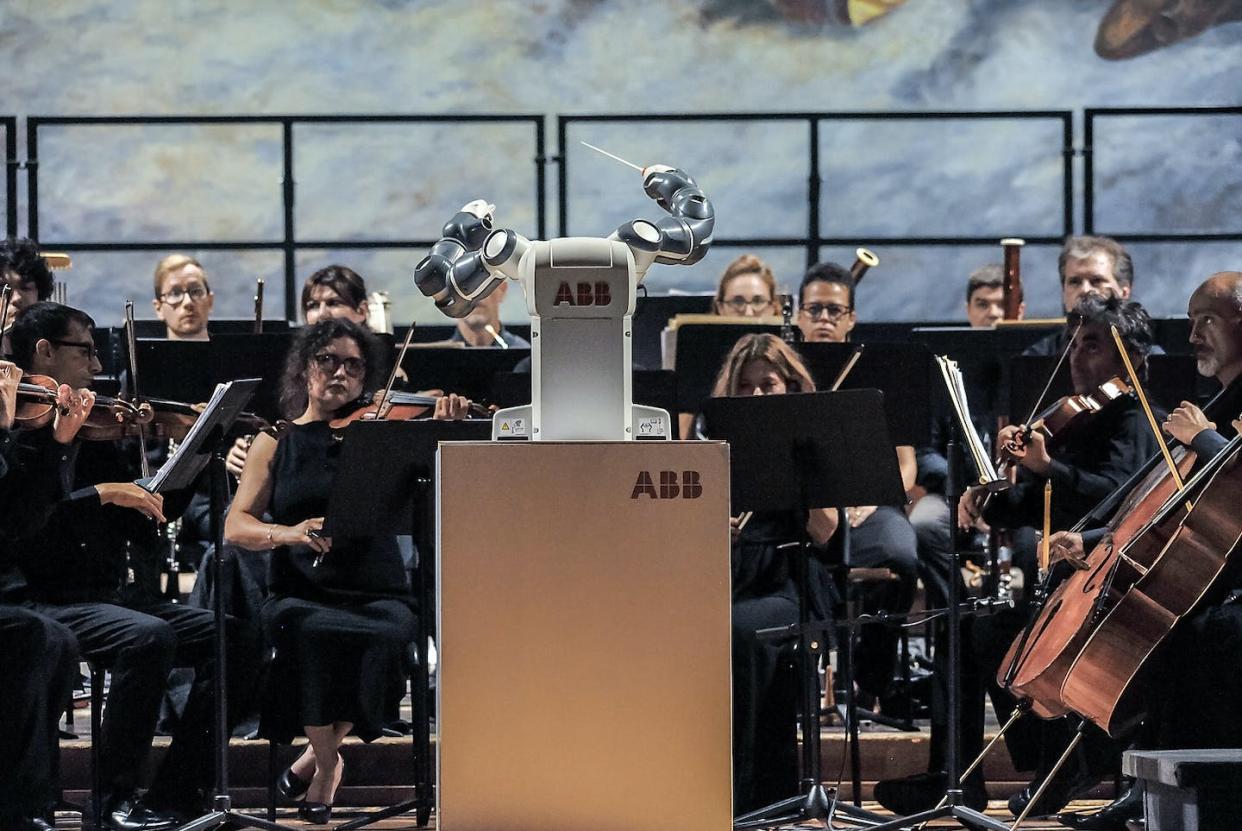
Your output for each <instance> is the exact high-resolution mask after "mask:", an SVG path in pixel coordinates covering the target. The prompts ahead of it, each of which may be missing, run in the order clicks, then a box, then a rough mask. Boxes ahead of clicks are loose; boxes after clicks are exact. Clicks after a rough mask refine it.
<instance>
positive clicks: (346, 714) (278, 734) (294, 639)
mask: <svg viewBox="0 0 1242 831" xmlns="http://www.w3.org/2000/svg"><path fill="white" fill-rule="evenodd" d="M384 364H385V362H384V358H383V351H382V347H381V345H380V342H379V341H378V339H376V338H375V336H374V335H372V334H371V333H370V332H369V331H368V330H366V329H364V328H362V327H361V326H359V325H357V324H355V323H353V322H351V321H348V320H343V319H334V318H328V319H325V320H322V321H320V322H319V323H317V324H315V325H313V326H307V327H305V328H304V329H302V330H301V331H300V332H299V334H298V336H297V338H296V339H295V340H294V342H293V345H292V346H291V347H290V351H289V356H288V358H287V360H286V367H285V373H284V378H283V380H282V389H281V406H282V409H283V410H284V412H285V413H286V414H288V415H290V416H292V417H293V424H292V426H291V428H290V429H289V430H288V431H287V432H286V433H285V434H284V435H282V436H281V437H280V439H279V440H277V439H274V438H272V437H271V436H268V435H260V436H258V437H257V438H256V439H255V441H254V445H253V446H252V447H251V450H250V456H249V459H248V461H247V464H246V468H245V471H244V472H243V474H242V478H241V483H240V485H239V486H238V490H237V494H236V496H235V497H234V499H233V504H232V507H231V508H230V510H229V514H228V519H227V521H226V523H225V536H226V538H227V539H228V541H229V542H231V543H233V544H234V545H238V546H240V547H242V548H246V549H249V550H252V551H267V550H270V551H271V552H272V555H271V573H270V589H271V596H270V597H269V599H268V600H267V601H266V603H265V604H264V608H263V619H264V626H265V628H266V630H267V634H268V637H269V638H270V639H271V641H272V643H273V644H274V645H275V647H276V651H277V657H276V661H277V664H278V669H277V670H275V671H273V672H272V673H271V679H272V682H271V685H270V689H269V691H268V694H267V702H266V705H265V712H264V714H263V726H262V729H263V732H265V733H266V734H267V735H268V736H269V738H273V739H275V740H280V741H290V740H292V738H293V737H294V736H295V735H297V733H298V732H303V733H305V734H306V736H307V737H308V738H309V739H310V746H309V747H308V748H307V750H306V752H304V753H303V754H302V755H301V756H300V757H299V758H298V759H297V760H296V761H295V762H294V763H293V764H292V765H291V766H290V768H289V769H288V770H286V771H285V772H284V774H282V776H281V780H280V782H279V787H280V790H281V791H282V793H283V794H284V795H285V796H286V797H288V798H300V797H302V796H303V795H304V796H305V798H306V802H305V803H304V804H303V805H302V807H301V808H300V810H299V813H300V814H301V816H302V817H303V818H304V819H306V820H308V821H311V822H326V821H327V820H328V818H329V817H330V816H331V806H332V802H333V799H334V797H335V794H336V789H337V787H338V786H339V784H340V781H341V776H342V773H343V765H342V763H341V760H340V756H339V749H340V745H341V743H342V741H343V740H344V739H345V737H346V736H347V735H348V734H349V733H350V732H354V733H356V734H357V735H358V736H359V737H361V738H362V739H363V740H365V741H371V740H373V739H375V738H377V737H378V736H379V735H380V731H381V728H382V727H383V725H384V724H385V723H386V721H387V720H388V718H387V714H388V713H389V712H391V710H392V708H393V707H394V706H395V704H396V702H397V701H398V700H399V699H400V697H401V694H402V690H403V681H402V679H403V668H404V666H405V660H406V659H405V655H406V650H407V648H408V646H409V644H410V643H411V642H412V641H413V640H414V638H415V634H416V633H415V619H414V612H413V610H412V608H411V605H412V603H413V598H412V597H411V595H410V591H409V583H408V578H407V575H406V571H405V566H404V563H403V561H402V558H401V554H400V551H399V550H398V548H397V542H396V539H395V538H394V537H374V538H365V539H329V538H327V537H323V536H321V535H320V533H319V532H320V531H321V530H322V528H323V524H324V514H325V512H326V509H327V503H328V496H329V493H330V491H331V488H332V482H333V479H334V476H335V473H336V466H337V459H338V454H339V452H340V442H339V440H338V439H339V437H338V435H337V433H336V431H334V430H333V428H332V427H331V426H330V425H329V421H330V420H331V419H333V418H335V417H336V416H337V415H338V413H339V412H340V411H341V410H342V408H348V407H349V405H351V404H353V403H354V402H356V401H357V400H358V398H359V397H360V396H361V394H362V392H363V390H364V389H375V388H376V386H377V382H378V381H379V379H380V378H381V377H382V373H383V370H384V368H385V365H384ZM465 408H466V402H465V401H464V399H460V398H458V397H457V396H450V397H446V398H442V399H440V400H439V401H438V402H437V405H436V408H435V415H436V417H440V418H450V417H455V418H460V417H462V416H463V415H464V414H465Z"/></svg>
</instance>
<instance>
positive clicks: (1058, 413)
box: [998, 378, 1134, 467]
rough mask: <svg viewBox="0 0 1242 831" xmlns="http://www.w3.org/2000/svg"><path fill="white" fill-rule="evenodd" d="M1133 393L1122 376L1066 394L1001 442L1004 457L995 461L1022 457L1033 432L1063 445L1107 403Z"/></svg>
mask: <svg viewBox="0 0 1242 831" xmlns="http://www.w3.org/2000/svg"><path fill="white" fill-rule="evenodd" d="M1133 392H1134V389H1133V388H1132V387H1131V386H1130V385H1129V384H1127V383H1126V382H1125V381H1123V380H1122V379H1121V378H1110V379H1109V380H1107V381H1105V382H1104V383H1103V384H1101V385H1100V386H1098V387H1096V388H1095V390H1093V391H1092V392H1090V393H1087V394H1086V395H1067V396H1065V397H1064V398H1061V399H1060V400H1058V401H1055V402H1053V403H1052V404H1051V405H1050V406H1048V407H1047V408H1046V409H1045V410H1043V411H1042V412H1041V413H1039V414H1038V415H1037V416H1035V418H1033V419H1030V420H1029V421H1028V423H1027V424H1026V425H1025V426H1024V427H1022V429H1020V430H1019V431H1018V432H1017V433H1016V434H1015V435H1014V437H1013V439H1011V440H1010V441H1007V442H1004V443H1003V444H1002V445H1001V447H1000V449H1001V451H1002V452H1003V453H1004V454H1005V458H1003V459H1001V460H999V462H998V463H999V464H1000V465H1001V466H1002V467H1004V466H1005V465H1006V464H1008V463H1012V462H1014V461H1019V460H1021V459H1022V458H1023V457H1025V456H1026V451H1027V447H1028V446H1029V444H1030V441H1031V434H1032V433H1035V432H1038V433H1040V434H1042V435H1043V437H1044V440H1045V441H1046V442H1047V443H1048V446H1049V447H1057V446H1060V445H1064V444H1065V443H1066V442H1067V441H1068V440H1069V437H1070V436H1072V435H1074V434H1075V433H1078V432H1080V431H1081V430H1082V429H1083V428H1084V427H1085V426H1086V425H1087V424H1088V423H1090V422H1091V420H1092V419H1093V417H1094V416H1096V415H1098V414H1099V413H1101V412H1103V411H1104V410H1105V409H1106V408H1107V407H1108V405H1109V404H1111V403H1112V402H1114V401H1118V400H1120V399H1122V398H1125V397H1126V396H1128V395H1131V394H1133Z"/></svg>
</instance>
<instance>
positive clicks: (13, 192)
mask: <svg viewBox="0 0 1242 831" xmlns="http://www.w3.org/2000/svg"><path fill="white" fill-rule="evenodd" d="M0 127H3V128H4V219H5V229H4V230H5V233H6V234H7V235H8V236H10V237H15V236H17V169H18V168H19V167H21V166H22V163H21V161H19V160H18V158H17V116H15V115H0Z"/></svg>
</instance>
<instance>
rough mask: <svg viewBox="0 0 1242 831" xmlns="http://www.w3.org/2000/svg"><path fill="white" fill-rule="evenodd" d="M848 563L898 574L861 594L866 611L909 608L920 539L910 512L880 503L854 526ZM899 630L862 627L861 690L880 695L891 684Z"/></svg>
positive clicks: (858, 657)
mask: <svg viewBox="0 0 1242 831" xmlns="http://www.w3.org/2000/svg"><path fill="white" fill-rule="evenodd" d="M838 537H839V535H838ZM849 565H850V566H855V567H862V568H887V569H889V570H891V571H892V572H893V573H894V574H896V575H897V579H896V580H895V581H893V582H891V583H885V584H883V585H880V586H870V587H867V588H865V589H864V590H863V591H862V592H861V597H860V599H861V601H862V604H861V605H862V611H863V612H876V611H879V610H881V609H882V610H884V611H887V612H893V613H896V614H904V613H905V612H908V611H910V606H911V604H913V603H914V594H915V591H916V590H917V588H918V543H917V541H916V539H915V536H914V528H913V527H911V525H910V521H909V520H907V519H906V515H905V513H904V512H903V511H901V510H899V509H897V508H894V507H892V506H889V505H881V506H880V507H878V508H876V509H875V513H873V514H871V516H869V517H867V518H866V519H865V520H863V521H862V523H861V524H859V526H858V527H857V528H851V529H850V562H849ZM898 632H899V630H898V629H896V628H894V627H892V626H886V625H883V624H878V623H875V624H870V625H867V626H863V627H862V628H861V631H860V633H859V636H858V647H857V649H856V650H855V653H854V655H855V659H854V660H855V662H856V663H855V680H856V681H857V682H858V686H859V687H860V688H861V689H863V690H865V691H867V692H869V693H872V694H873V695H877V696H878V695H880V694H882V693H883V692H884V691H885V690H886V689H887V688H888V686H889V684H890V683H891V682H892V680H893V675H894V673H895V672H896V667H897V644H898V641H899V637H898Z"/></svg>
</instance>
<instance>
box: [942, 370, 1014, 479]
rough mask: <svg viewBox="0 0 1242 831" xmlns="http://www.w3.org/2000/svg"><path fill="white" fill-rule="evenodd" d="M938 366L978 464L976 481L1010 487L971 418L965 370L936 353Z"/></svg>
mask: <svg viewBox="0 0 1242 831" xmlns="http://www.w3.org/2000/svg"><path fill="white" fill-rule="evenodd" d="M936 365H937V366H938V367H939V368H940V375H941V377H943V378H944V384H945V388H946V389H947V390H948V392H949V401H950V402H952V404H953V414H954V417H955V418H956V419H957V423H958V427H960V428H961V431H962V436H964V437H965V441H966V447H967V449H969V451H970V458H971V461H972V463H973V464H974V466H975V471H976V474H977V475H976V480H975V484H976V485H983V486H984V487H986V488H988V490H993V491H999V490H1004V489H1005V488H1007V487H1009V480H1007V479H1005V478H1004V477H1003V476H1001V475H1000V474H999V473H997V472H996V466H995V465H994V464H992V457H991V456H990V455H989V454H988V452H987V450H985V449H984V446H983V441H982V440H981V439H980V438H979V431H978V430H976V429H975V423H974V421H973V420H972V419H971V417H970V403H969V402H968V400H967V397H966V384H965V382H964V381H963V380H962V372H961V370H960V369H958V366H957V362H956V361H954V360H952V359H950V358H948V357H945V356H944V355H937V356H936Z"/></svg>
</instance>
